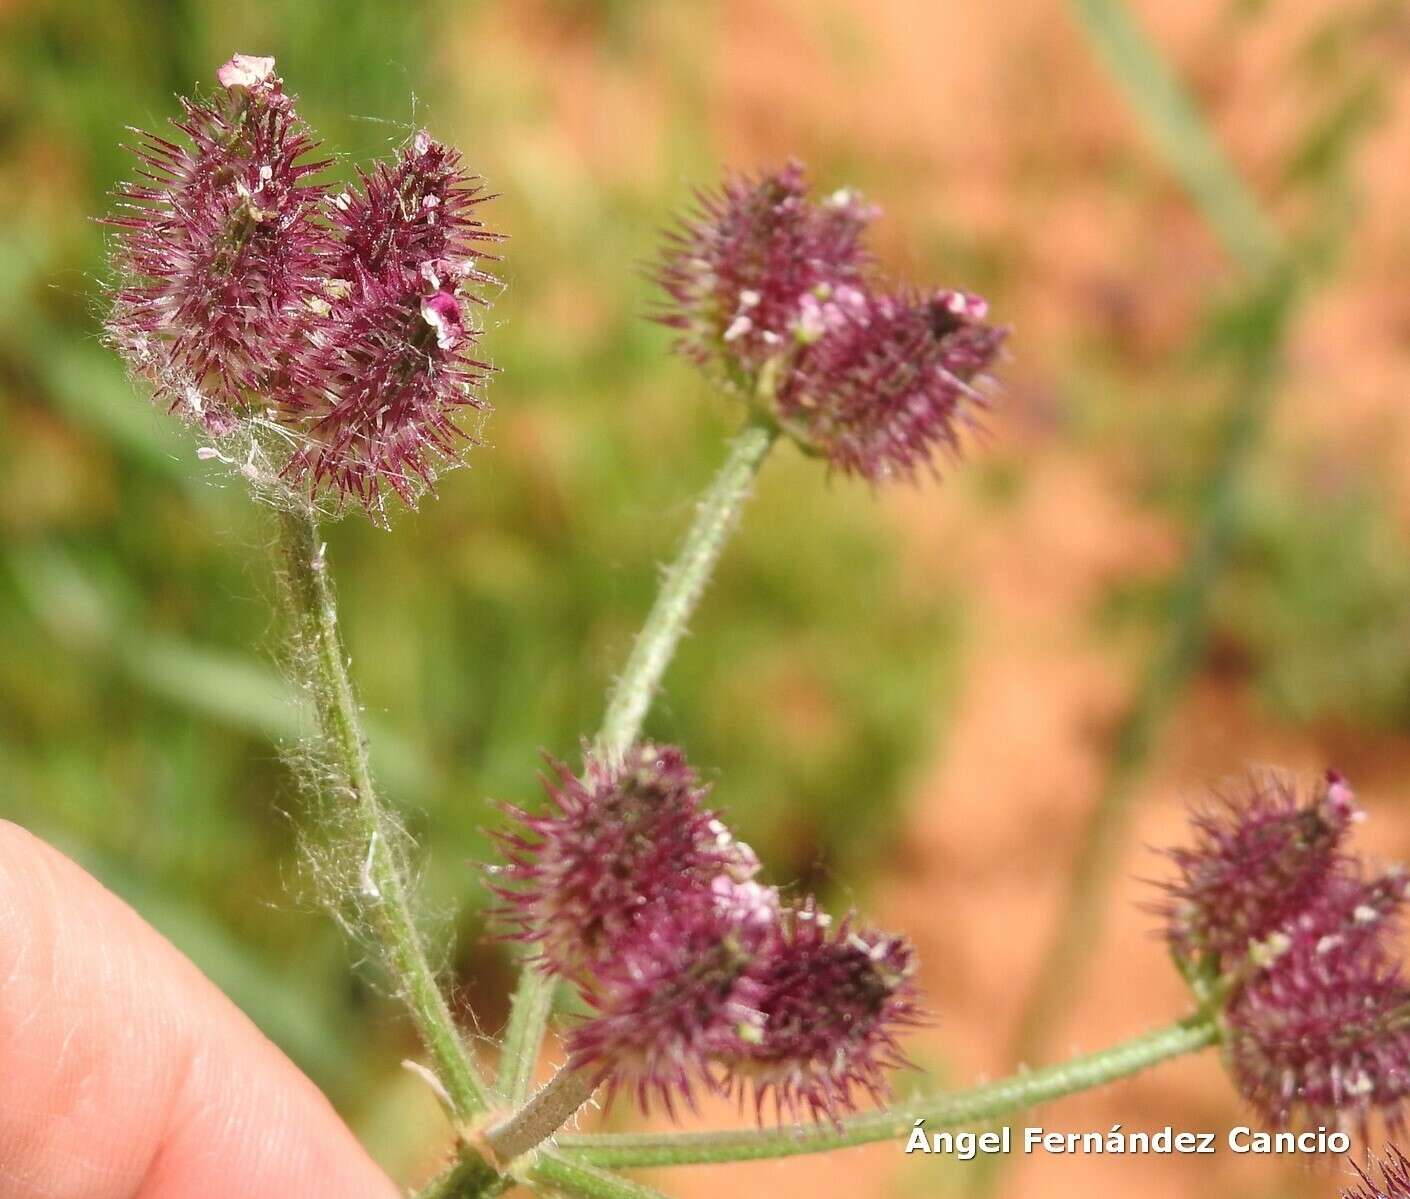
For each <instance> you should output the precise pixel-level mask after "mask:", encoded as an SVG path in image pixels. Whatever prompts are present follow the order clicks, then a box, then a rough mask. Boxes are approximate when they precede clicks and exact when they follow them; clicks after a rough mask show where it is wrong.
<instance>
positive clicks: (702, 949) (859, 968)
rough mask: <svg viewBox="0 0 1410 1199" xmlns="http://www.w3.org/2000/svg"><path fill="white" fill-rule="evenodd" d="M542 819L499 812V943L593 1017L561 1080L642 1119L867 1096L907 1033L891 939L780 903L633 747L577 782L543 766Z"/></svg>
mask: <svg viewBox="0 0 1410 1199" xmlns="http://www.w3.org/2000/svg"><path fill="white" fill-rule="evenodd" d="M552 769H553V777H552V778H551V779H549V780H546V787H547V791H548V796H549V799H550V806H549V808H548V810H547V811H545V812H543V813H539V814H533V815H531V814H529V813H527V812H524V811H521V810H518V809H513V808H511V809H509V811H510V813H511V815H512V816H513V817H514V818H515V820H516V826H515V827H514V828H513V829H511V830H510V831H507V832H505V833H503V834H502V835H501V837H500V841H501V844H502V846H503V848H504V850H505V855H506V858H507V864H506V865H504V866H502V867H500V868H499V869H498V872H497V875H496V878H497V883H496V889H497V891H498V893H499V894H500V896H501V897H502V898H503V900H504V906H503V908H502V910H501V913H500V915H501V917H502V919H503V920H504V922H505V925H506V928H507V929H508V935H510V936H512V937H517V938H519V939H521V940H524V941H526V942H529V943H531V944H533V945H534V946H535V947H536V948H537V958H538V965H539V968H540V969H543V970H545V971H548V972H550V973H552V974H555V975H558V976H560V977H562V978H565V979H568V980H569V981H571V982H572V983H574V984H576V986H577V987H578V989H579V991H580V993H581V995H582V997H583V999H584V1000H585V1001H586V1002H587V1005H588V1006H589V1008H590V1009H591V1011H592V1015H591V1016H590V1017H588V1018H586V1019H584V1020H582V1021H580V1022H579V1023H578V1024H577V1025H576V1026H575V1027H573V1028H572V1029H571V1031H570V1032H569V1034H568V1037H567V1048H568V1053H569V1065H570V1067H571V1068H573V1069H579V1070H584V1071H590V1072H592V1073H593V1074H595V1075H599V1076H601V1078H602V1079H604V1080H606V1081H607V1082H608V1083H609V1085H610V1087H611V1088H612V1089H613V1090H615V1089H618V1088H627V1089H630V1090H633V1091H634V1092H635V1093H636V1095H637V1097H638V1099H639V1101H640V1102H641V1103H642V1104H643V1105H645V1104H646V1103H647V1102H648V1101H649V1100H651V1099H653V1098H655V1099H657V1100H659V1101H661V1102H662V1103H663V1104H664V1105H665V1106H666V1107H667V1108H668V1109H671V1108H672V1106H673V1104H674V1101H675V1100H676V1098H678V1097H680V1098H684V1099H685V1100H686V1101H687V1102H690V1099H691V1095H692V1092H693V1090H694V1088H695V1087H697V1086H703V1087H704V1088H705V1089H707V1090H711V1091H717V1092H731V1091H734V1092H738V1091H739V1090H740V1089H741V1088H744V1087H752V1090H753V1093H754V1096H755V1102H756V1109H757V1110H758V1111H759V1112H760V1113H762V1110H763V1105H764V1104H765V1102H766V1100H769V1099H772V1101H773V1103H774V1105H775V1110H776V1112H777V1114H779V1115H780V1116H781V1115H782V1114H783V1113H785V1112H786V1113H787V1114H789V1115H791V1116H794V1117H795V1118H796V1117H797V1116H798V1115H807V1116H812V1117H818V1116H826V1117H829V1118H832V1119H836V1118H837V1117H838V1115H839V1114H840V1113H841V1112H844V1111H847V1110H849V1109H850V1108H852V1107H853V1106H855V1102H856V1098H857V1094H856V1093H857V1092H858V1091H860V1092H862V1093H864V1094H868V1095H870V1096H872V1097H873V1098H880V1097H881V1096H882V1095H883V1093H884V1071H885V1069H886V1068H887V1067H889V1066H894V1065H898V1064H900V1063H901V1060H902V1059H901V1056H900V1051H899V1049H898V1046H897V1043H896V1036H897V1034H898V1033H899V1032H900V1031H901V1030H902V1029H904V1028H905V1027H906V1026H907V1025H910V1024H913V1023H915V1022H916V1020H917V1019H918V1011H917V1008H916V1004H915V1000H914V994H913V984H912V977H911V976H912V973H913V970H914V954H913V952H912V950H911V948H910V946H909V945H908V944H907V943H906V942H905V941H904V940H903V939H902V938H900V937H895V936H889V935H887V934H883V933H879V932H876V931H874V930H872V929H868V928H865V927H863V926H860V925H858V924H856V923H855V921H854V920H853V919H852V918H851V917H848V918H846V919H843V920H840V921H833V920H832V919H831V918H830V917H829V916H828V915H827V914H826V913H825V912H823V911H822V910H820V909H819V907H818V906H817V904H816V903H815V902H814V901H813V900H812V899H811V898H805V899H802V900H801V901H799V902H788V901H786V900H785V899H784V898H783V897H782V896H781V895H780V894H779V891H778V890H777V888H775V887H770V886H767V885H765V884H763V883H761V882H760V881H758V874H759V862H758V859H757V858H756V857H755V856H754V854H753V852H752V851H751V850H750V848H749V847H748V846H747V845H745V844H744V843H743V842H741V841H738V840H736V839H735V837H734V836H733V834H732V833H731V832H730V830H729V829H728V828H727V827H726V826H725V824H724V823H723V822H722V821H721V820H720V818H719V816H718V815H717V814H716V813H715V812H713V811H711V810H710V809H709V808H707V807H706V806H705V800H706V797H707V793H708V792H707V788H705V787H704V786H702V785H701V783H700V781H699V779H698V778H697V777H696V775H695V773H694V771H692V770H691V768H690V767H689V766H688V765H687V763H686V760H685V757H684V755H683V754H682V753H681V752H680V750H678V749H674V748H671V747H669V746H655V745H638V746H636V747H635V748H633V749H632V750H630V751H629V752H628V753H627V754H626V755H625V757H624V759H623V760H622V761H621V763H620V764H618V765H608V764H607V763H604V762H603V761H601V760H599V759H596V758H592V757H590V758H589V760H588V762H587V765H586V769H585V770H584V772H583V774H582V776H581V777H575V776H574V775H573V773H572V772H571V771H570V770H569V769H568V768H567V767H565V766H563V765H562V764H561V763H553V764H552Z"/></svg>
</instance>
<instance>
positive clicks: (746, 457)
mask: <svg viewBox="0 0 1410 1199" xmlns="http://www.w3.org/2000/svg"><path fill="white" fill-rule="evenodd" d="M777 435H778V434H777V430H776V429H775V428H774V427H773V426H772V425H767V424H764V423H761V422H759V421H751V422H750V423H748V424H746V425H745V426H744V428H743V429H741V430H740V431H739V433H738V434H736V435H735V437H734V440H733V441H731V442H730V447H729V453H728V454H727V455H726V456H725V461H724V464H723V465H722V466H721V467H720V469H719V471H718V472H717V473H716V475H715V477H714V479H713V480H712V481H711V483H710V486H709V489H708V490H707V491H706V492H705V494H704V495H703V496H702V497H701V499H700V502H699V503H698V504H697V506H696V512H695V519H694V521H693V522H692V523H691V526H690V529H689V530H688V531H687V533H686V535H685V540H684V541H683V542H682V543H681V548H680V551H679V553H678V554H677V555H676V558H675V561H674V562H672V563H671V565H670V567H669V568H667V570H666V573H665V576H664V578H663V579H662V582H661V589H660V591H659V592H658V593H657V596H656V601H655V603H654V604H653V605H652V607H651V612H650V614H649V615H648V616H647V618H646V623H645V624H644V625H643V626H642V629H641V632H640V633H639V634H638V636H637V639H636V642H635V643H634V644H633V646H632V652H631V655H630V657H628V659H627V664H626V667H625V668H624V669H623V670H622V673H621V674H620V675H619V676H618V677H617V681H616V683H615V684H614V685H613V687H612V690H611V693H610V695H609V696H608V700H607V712H606V714H605V715H604V717H603V720H602V729H601V731H600V732H599V733H598V735H597V742H596V749H597V752H598V753H599V754H601V755H602V756H603V757H605V758H607V759H609V760H616V759H620V758H621V756H622V755H623V754H624V753H626V751H627V750H628V749H630V748H631V746H632V744H633V743H634V742H635V741H636V739H637V737H638V736H639V735H640V734H641V723H642V721H643V720H644V719H645V718H646V712H647V709H648V708H649V707H650V706H651V700H652V697H653V696H654V695H655V694H656V689H657V688H658V687H659V686H660V684H661V676H662V675H663V674H664V673H665V671H666V667H667V666H668V665H670V662H671V658H672V656H673V655H674V654H675V652H676V647H677V646H678V645H679V644H680V640H681V638H682V637H683V636H684V635H685V630H686V626H687V625H688V624H689V623H690V618H691V617H692V616H693V615H694V613H695V608H696V606H697V605H698V604H699V602H700V597H701V596H702V595H703V594H704V593H705V587H706V584H707V583H709V581H710V576H711V574H712V573H713V572H714V569H715V564H716V563H717V562H718V561H719V559H720V553H721V551H722V550H723V549H724V546H725V542H726V541H728V540H729V535H730V533H731V532H732V531H733V529H734V527H735V525H736V524H737V523H738V520H739V514H740V511H741V510H742V509H743V507H744V503H745V501H746V500H747V499H748V498H749V494H750V492H751V491H752V490H753V487H754V480H755V478H756V477H757V475H758V473H759V468H760V467H761V466H762V465H763V463H764V459H765V458H766V457H768V453H769V450H770V448H771V447H772V446H773V443H774V440H775V438H776V437H777ZM552 985H553V984H552V982H551V981H550V980H548V979H546V978H545V977H543V975H542V974H541V972H540V971H538V970H535V969H533V968H532V967H526V968H525V969H524V971H523V973H522V974H521V975H520V979H519V985H518V986H517V987H516V989H515V993H514V1001H513V1006H512V1007H511V1010H510V1018H509V1028H510V1034H511V1037H510V1041H509V1042H508V1043H507V1044H506V1054H505V1056H504V1057H503V1058H502V1064H501V1066H500V1091H501V1093H502V1094H504V1095H505V1096H506V1097H509V1092H508V1091H506V1087H505V1081H504V1080H505V1078H506V1072H507V1073H508V1075H509V1076H510V1081H511V1083H512V1084H513V1085H514V1086H516V1087H518V1088H519V1089H518V1090H517V1091H515V1092H514V1093H515V1094H516V1095H517V1096H518V1098H519V1099H520V1100H522V1098H523V1095H524V1093H525V1092H526V1088H527V1079H528V1078H530V1077H531V1076H532V1073H533V1068H534V1063H535V1061H537V1059H538V1053H539V1046H540V1045H541V1044H542V1041H543V1034H544V1029H545V1027H546V1024H547V1020H548V1015H549V1009H550V1007H551V1003H550V1002H549V999H548V997H546V994H545V993H546V992H548V991H550V990H551V988H552ZM570 1081H571V1087H570V1086H569V1082H570ZM576 1091H581V1092H582V1094H581V1097H580V1098H579V1099H578V1102H577V1104H576V1105H575V1106H574V1107H573V1109H572V1110H570V1111H567V1112H565V1113H563V1116H562V1119H560V1120H559V1122H558V1125H554V1128H556V1127H558V1126H559V1125H561V1124H562V1123H563V1122H564V1121H566V1120H567V1119H568V1118H569V1117H570V1116H571V1115H572V1114H573V1111H576V1110H577V1108H578V1107H580V1106H582V1104H584V1103H586V1102H587V1100H588V1099H589V1098H590V1097H591V1095H592V1088H591V1087H590V1086H589V1085H588V1084H587V1083H586V1082H585V1081H584V1079H583V1078H582V1077H581V1076H580V1075H574V1076H573V1077H572V1078H571V1080H568V1079H565V1080H564V1089H563V1090H561V1091H557V1092H552V1093H550V1095H549V1096H546V1097H545V1098H544V1099H540V1098H539V1097H537V1096H536V1097H535V1100H534V1102H535V1103H546V1102H547V1100H548V1099H549V1098H552V1099H554V1100H555V1101H557V1100H560V1099H562V1098H563V1097H564V1096H565V1095H567V1094H569V1093H575V1092H576ZM548 1110H549V1109H548V1108H547V1107H542V1108H540V1110H539V1111H538V1112H536V1113H533V1115H534V1116H535V1119H537V1118H539V1117H542V1116H544V1115H545V1114H546V1113H547V1112H548ZM554 1110H555V1111H556V1109H554ZM525 1127H534V1128H537V1127H538V1124H537V1123H534V1124H532V1125H528V1124H526V1125H525ZM554 1128H549V1129H547V1131H546V1132H544V1133H543V1136H548V1135H550V1134H551V1133H552V1132H553V1131H554ZM540 1139H542V1138H540ZM520 1142H521V1138H520V1137H518V1136H517V1135H516V1136H515V1137H514V1138H513V1139H512V1144H513V1146H514V1147H516V1148H518V1147H519V1145H520ZM534 1143H537V1142H534ZM527 1148H532V1144H529V1145H525V1146H523V1148H518V1152H523V1151H524V1149H527ZM517 1155H518V1154H517V1153H515V1154H514V1155H512V1156H517Z"/></svg>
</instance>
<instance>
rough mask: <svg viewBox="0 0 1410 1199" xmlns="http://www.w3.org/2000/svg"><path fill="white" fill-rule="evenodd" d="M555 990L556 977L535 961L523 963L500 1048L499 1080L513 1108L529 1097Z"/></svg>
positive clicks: (506, 1100)
mask: <svg viewBox="0 0 1410 1199" xmlns="http://www.w3.org/2000/svg"><path fill="white" fill-rule="evenodd" d="M555 989H556V984H555V982H554V980H553V979H551V978H548V977H546V976H545V975H544V973H543V971H541V970H539V969H538V968H537V967H535V965H534V964H533V962H532V961H526V962H524V963H523V964H522V965H521V967H520V969H519V983H518V985H517V986H516V987H515V988H514V997H513V999H511V1000H510V1004H509V1027H508V1029H507V1030H506V1032H505V1034H504V1045H503V1047H502V1048H501V1049H500V1055H499V1078H498V1081H497V1086H498V1090H499V1097H500V1099H501V1100H502V1101H503V1102H504V1103H505V1104H506V1105H507V1106H509V1107H511V1108H517V1107H521V1106H522V1105H523V1103H524V1100H526V1099H527V1098H528V1097H529V1090H530V1088H531V1087H532V1085H533V1081H534V1066H535V1065H536V1064H537V1061H538V1052H539V1044H540V1042H541V1041H542V1040H543V1030H544V1027H545V1026H546V1025H547V1023H548V1017H549V1013H550V1012H551V1011H552V1010H553V993H554V991H555Z"/></svg>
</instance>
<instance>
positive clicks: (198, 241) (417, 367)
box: [106, 55, 495, 513]
mask: <svg viewBox="0 0 1410 1199" xmlns="http://www.w3.org/2000/svg"><path fill="white" fill-rule="evenodd" d="M218 79H219V82H220V85H221V86H220V90H219V91H218V92H217V93H216V94H215V95H213V96H211V97H210V98H208V99H206V100H201V101H192V100H182V102H181V103H182V108H183V114H184V115H183V117H182V118H181V119H179V120H176V121H174V122H173V124H174V125H175V127H176V129H177V131H178V132H179V133H180V134H181V135H182V136H181V137H180V138H179V139H176V140H169V139H167V138H162V137H158V136H156V135H154V134H145V133H142V132H141V131H134V132H135V133H136V134H137V136H138V138H139V142H138V144H137V145H136V146H135V147H133V149H134V153H136V155H137V157H138V159H139V161H140V162H141V163H142V169H141V170H140V172H139V174H140V176H141V180H142V181H141V182H139V183H136V184H132V185H129V186H127V187H126V188H124V189H122V190H121V191H120V192H119V206H118V211H117V212H116V213H115V214H114V215H113V216H111V217H109V218H108V220H107V222H106V223H107V224H109V225H110V226H112V227H113V228H115V229H117V230H118V237H117V238H116V240H115V244H114V247H113V253H112V259H113V266H114V269H115V273H116V274H117V276H118V279H119V281H120V282H119V284H118V287H117V292H116V298H115V303H114V306H113V310H112V313H111V315H110V317H109V320H108V322H107V330H108V335H109V337H110V339H111V341H112V343H113V344H114V346H115V347H116V348H117V349H118V350H119V352H120V353H122V355H123V356H124V357H125V358H126V359H127V361H128V363H129V364H130V365H131V367H132V369H133V371H134V372H135V373H136V374H138V375H139V376H141V377H143V378H145V379H146V380H148V381H149V382H150V383H151V384H152V385H153V387H154V389H155V392H156V394H157V396H158V398H159V399H160V400H162V401H163V402H165V403H168V404H169V405H170V406H171V407H172V409H173V410H174V411H177V412H179V413H180V414H182V415H183V416H185V417H187V418H188V419H191V420H195V421H198V422H200V423H201V424H202V425H203V427H204V428H205V429H206V431H207V432H208V433H209V434H210V435H211V436H213V437H216V438H225V437H230V436H232V435H234V434H236V433H240V432H243V433H244V434H246V439H247V440H250V441H252V442H253V441H255V440H258V441H259V443H260V447H261V449H262V451H263V452H265V453H266V454H268V455H269V456H270V457H271V459H272V460H273V462H274V463H275V465H276V468H277V470H278V471H279V473H280V474H282V476H283V477H284V478H286V479H287V480H289V481H290V482H292V483H295V484H298V485H301V486H305V487H307V488H308V489H309V490H310V491H311V492H313V493H315V494H316V493H320V492H331V493H332V494H333V495H334V496H336V497H337V498H338V499H339V500H340V501H341V500H343V499H346V498H349V497H354V498H356V499H357V500H359V501H361V502H362V503H363V504H364V505H366V507H367V508H368V510H369V511H370V512H374V513H376V512H379V511H380V509H381V505H382V502H383V499H384V495H385V491H386V490H387V489H390V490H391V491H392V492H394V493H396V494H397V495H398V496H400V497H401V498H402V500H404V501H406V502H408V503H410V502H414V500H415V498H416V496H417V494H418V491H419V490H420V489H421V488H424V487H425V486H428V485H429V484H430V483H431V482H432V481H433V480H434V474H435V468H436V465H437V464H438V463H440V462H443V461H446V460H449V459H452V458H453V457H454V455H455V453H456V451H457V449H458V443H459V442H460V441H461V440H462V439H463V438H464V434H463V433H462V431H461V430H460V429H459V428H458V426H457V424H456V422H455V416H456V413H457V412H458V411H460V410H461V409H464V408H467V407H470V408H480V407H483V406H484V401H483V400H482V398H481V397H480V393H479V387H480V384H481V382H482V381H483V377H484V375H485V373H486V371H487V369H488V368H487V367H486V365H485V364H484V363H483V362H481V361H479V360H478V359H476V358H475V357H474V356H473V355H472V353H471V351H472V348H473V345H474V342H475V340H476V338H477V333H476V332H475V330H474V328H473V327H472V323H471V322H470V320H469V319H468V316H469V310H468V307H467V306H468V305H469V304H473V303H479V302H481V300H480V297H479V295H478V294H477V292H476V288H477V287H479V286H481V285H483V284H486V283H489V282H491V279H490V276H488V275H487V274H485V273H484V271H483V270H482V269H481V267H480V265H479V264H480V263H481V262H482V261H484V260H485V259H486V258H487V255H486V254H485V253H484V252H483V243H484V242H487V241H491V240H495V237H494V235H493V234H490V233H488V232H486V231H485V230H484V229H483V228H482V227H481V225H480V222H479V221H477V220H475V219H474V216H473V211H474V208H475V206H476V205H477V204H479V203H480V202H481V201H482V200H483V199H484V196H483V195H482V194H481V192H480V190H479V188H478V187H477V185H476V184H475V182H474V180H473V179H472V178H471V177H470V176H469V175H467V174H466V173H465V171H464V169H463V167H462V166H461V163H460V158H459V155H458V154H457V153H456V152H455V151H454V150H452V149H450V148H448V147H446V146H443V145H441V144H440V143H438V142H436V141H434V140H433V139H432V138H431V137H429V136H428V135H427V134H425V133H418V134H416V135H415V136H414V137H413V138H411V140H410V141H409V142H408V144H407V145H405V146H403V147H402V148H401V150H400V151H399V152H398V154H397V156H396V159H395V161H394V162H392V163H390V164H381V165H379V166H377V167H376V168H374V169H373V170H371V171H370V172H368V171H365V172H363V173H362V174H361V175H360V177H359V180H358V183H357V185H356V186H355V187H353V188H350V189H348V190H345V191H341V192H339V193H337V194H331V193H330V191H329V188H328V186H327V185H326V184H323V183H318V182H315V181H313V180H312V179H311V176H314V175H316V174H317V173H318V172H319V171H321V170H322V169H323V168H325V167H326V166H327V165H328V160H314V159H312V157H311V156H312V154H313V153H314V151H315V149H316V143H315V141H314V140H313V138H312V136H311V135H310V133H309V132H308V130H307V128H306V127H305V126H304V124H303V122H302V121H301V120H300V119H299V117H298V115H297V113H296V112H295V107H294V99H293V97H291V96H289V95H287V94H286V93H285V91H284V88H283V82H282V81H281V80H280V79H279V77H278V76H277V75H275V73H274V60H273V59H272V58H257V57H252V56H248V55H236V56H235V57H234V58H232V59H231V60H230V61H229V62H228V63H226V64H225V66H223V67H222V68H221V69H220V71H219V73H218ZM206 456H215V454H214V453H208V454H207V455H206Z"/></svg>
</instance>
